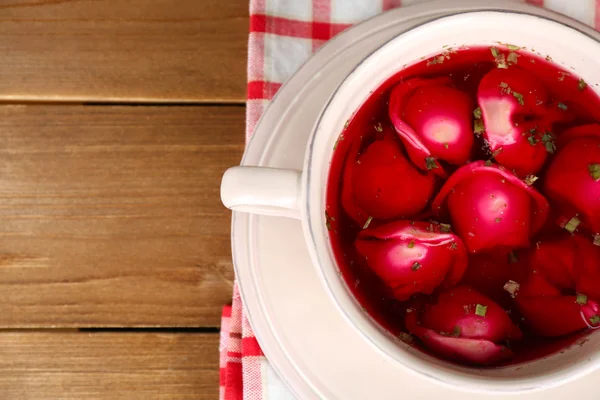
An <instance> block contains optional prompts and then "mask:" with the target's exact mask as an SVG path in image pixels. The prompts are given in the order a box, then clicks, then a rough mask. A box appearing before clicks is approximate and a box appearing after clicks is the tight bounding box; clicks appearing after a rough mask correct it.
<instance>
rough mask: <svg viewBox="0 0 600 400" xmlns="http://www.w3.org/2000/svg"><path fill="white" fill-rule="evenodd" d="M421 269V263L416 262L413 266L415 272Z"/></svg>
mask: <svg viewBox="0 0 600 400" xmlns="http://www.w3.org/2000/svg"><path fill="white" fill-rule="evenodd" d="M420 268H421V263H420V262H418V261H415V263H414V264H413V265H412V267H411V269H412V270H413V271H418V270H419V269H420Z"/></svg>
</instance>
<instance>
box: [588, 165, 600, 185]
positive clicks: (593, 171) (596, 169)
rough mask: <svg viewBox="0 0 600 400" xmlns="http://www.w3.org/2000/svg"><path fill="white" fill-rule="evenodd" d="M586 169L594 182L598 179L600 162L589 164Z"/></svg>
mask: <svg viewBox="0 0 600 400" xmlns="http://www.w3.org/2000/svg"><path fill="white" fill-rule="evenodd" d="M588 171H589V172H590V175H591V177H592V179H593V180H594V182H598V181H600V164H589V165H588Z"/></svg>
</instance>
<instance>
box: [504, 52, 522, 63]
mask: <svg viewBox="0 0 600 400" xmlns="http://www.w3.org/2000/svg"><path fill="white" fill-rule="evenodd" d="M506 61H508V63H509V64H517V63H518V61H519V55H518V54H517V53H515V52H514V51H511V52H510V53H508V57H507V58H506Z"/></svg>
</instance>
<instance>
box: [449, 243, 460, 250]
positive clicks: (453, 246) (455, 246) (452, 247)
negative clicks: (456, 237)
mask: <svg viewBox="0 0 600 400" xmlns="http://www.w3.org/2000/svg"><path fill="white" fill-rule="evenodd" d="M456 249H458V245H457V244H456V242H452V244H451V245H450V250H456Z"/></svg>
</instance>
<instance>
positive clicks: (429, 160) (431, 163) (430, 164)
mask: <svg viewBox="0 0 600 400" xmlns="http://www.w3.org/2000/svg"><path fill="white" fill-rule="evenodd" d="M425 165H426V166H427V169H428V170H432V169H436V168H439V167H438V165H437V162H436V161H435V158H433V157H425Z"/></svg>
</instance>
